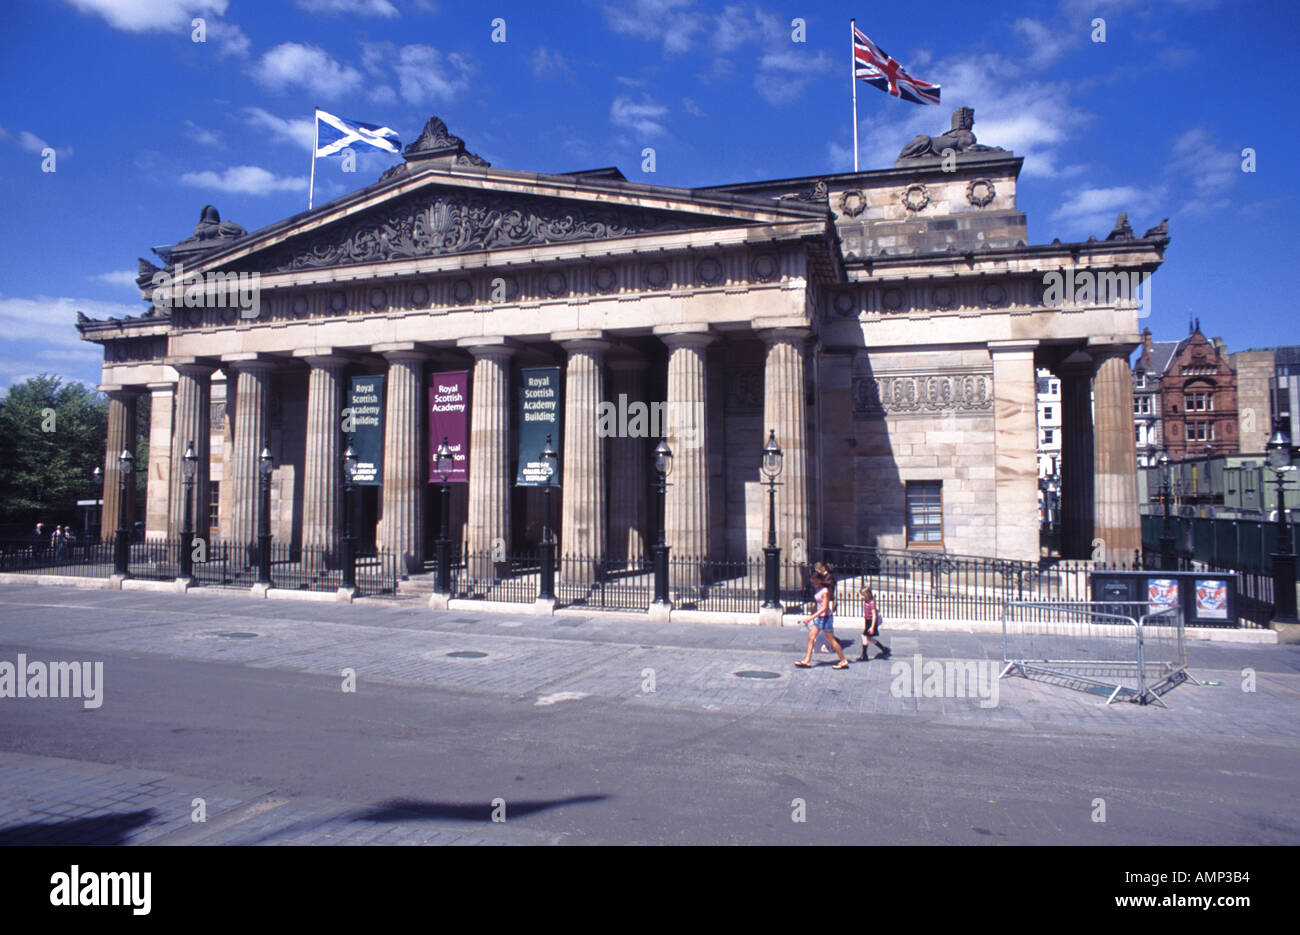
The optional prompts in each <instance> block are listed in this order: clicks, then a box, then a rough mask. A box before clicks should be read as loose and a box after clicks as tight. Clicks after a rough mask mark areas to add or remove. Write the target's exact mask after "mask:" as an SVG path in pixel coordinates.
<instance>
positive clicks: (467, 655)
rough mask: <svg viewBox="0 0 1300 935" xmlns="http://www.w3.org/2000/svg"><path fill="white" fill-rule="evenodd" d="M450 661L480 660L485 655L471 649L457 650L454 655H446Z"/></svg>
mask: <svg viewBox="0 0 1300 935" xmlns="http://www.w3.org/2000/svg"><path fill="white" fill-rule="evenodd" d="M447 655H448V656H450V657H451V658H452V659H482V658H484V657H485V656H487V653H480V652H477V651H475V650H473V649H458V650H456V652H454V653H447Z"/></svg>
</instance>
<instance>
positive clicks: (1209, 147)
mask: <svg viewBox="0 0 1300 935" xmlns="http://www.w3.org/2000/svg"><path fill="white" fill-rule="evenodd" d="M1169 168H1170V169H1171V170H1172V171H1174V172H1175V173H1179V174H1182V175H1185V176H1188V177H1190V178H1191V181H1192V188H1193V190H1194V191H1195V193H1196V197H1197V200H1198V202H1199V203H1204V202H1206V201H1208V200H1212V199H1215V198H1217V197H1219V196H1221V195H1223V194H1224V193H1226V192H1227V190H1228V189H1229V188H1231V187H1232V184H1233V183H1234V182H1235V181H1236V180H1237V179H1238V178H1240V177H1241V154H1240V151H1234V150H1231V149H1227V148H1225V147H1223V146H1221V145H1220V144H1219V142H1218V140H1216V139H1215V138H1214V137H1213V136H1212V135H1211V134H1210V131H1209V130H1207V129H1206V128H1205V127H1203V126H1197V127H1192V129H1190V130H1188V131H1187V132H1185V133H1183V134H1181V135H1180V136H1179V137H1178V138H1177V139H1176V140H1174V143H1173V157H1172V159H1171V160H1170V163H1169Z"/></svg>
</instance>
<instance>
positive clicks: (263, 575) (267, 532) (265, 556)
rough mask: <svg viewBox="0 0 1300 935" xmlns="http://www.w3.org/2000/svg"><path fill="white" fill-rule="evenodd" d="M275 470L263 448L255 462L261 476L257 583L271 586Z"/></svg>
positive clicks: (272, 462)
mask: <svg viewBox="0 0 1300 935" xmlns="http://www.w3.org/2000/svg"><path fill="white" fill-rule="evenodd" d="M273 470H275V461H274V460H273V459H272V458H271V449H270V448H263V449H262V457H261V458H259V459H258V462H257V472H258V474H259V475H260V476H261V477H260V481H261V488H262V509H261V510H259V511H258V512H259V514H260V515H259V516H258V521H257V583H258V584H260V585H264V586H266V587H268V588H269V587H270V586H271V472H272V471H273Z"/></svg>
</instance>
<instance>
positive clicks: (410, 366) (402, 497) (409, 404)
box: [375, 344, 428, 575]
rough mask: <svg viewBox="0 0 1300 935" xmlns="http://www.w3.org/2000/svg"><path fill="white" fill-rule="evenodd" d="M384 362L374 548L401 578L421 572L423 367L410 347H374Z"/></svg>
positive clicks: (424, 458)
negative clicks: (378, 513) (380, 478)
mask: <svg viewBox="0 0 1300 935" xmlns="http://www.w3.org/2000/svg"><path fill="white" fill-rule="evenodd" d="M375 350H376V351H378V352H380V353H381V354H383V355H384V358H385V359H386V360H387V361H388V379H387V380H386V381H385V386H386V400H385V405H384V487H383V493H382V499H383V507H382V511H381V516H380V521H379V542H380V548H383V549H387V550H388V551H389V552H391V553H392V554H393V555H394V556H396V559H397V567H398V569H399V571H400V572H401V573H402V574H404V575H411V574H419V573H420V572H421V571H423V570H424V489H425V484H426V482H427V481H428V477H427V464H428V461H427V451H426V448H425V445H424V410H425V409H426V408H427V406H428V400H427V399H426V397H425V395H424V361H425V358H426V356H427V355H426V354H425V353H424V352H423V351H420V350H418V349H417V348H416V346H415V345H414V344H398V345H379V346H376V348H375Z"/></svg>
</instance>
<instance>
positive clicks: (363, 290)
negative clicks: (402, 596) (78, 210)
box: [78, 109, 1168, 573]
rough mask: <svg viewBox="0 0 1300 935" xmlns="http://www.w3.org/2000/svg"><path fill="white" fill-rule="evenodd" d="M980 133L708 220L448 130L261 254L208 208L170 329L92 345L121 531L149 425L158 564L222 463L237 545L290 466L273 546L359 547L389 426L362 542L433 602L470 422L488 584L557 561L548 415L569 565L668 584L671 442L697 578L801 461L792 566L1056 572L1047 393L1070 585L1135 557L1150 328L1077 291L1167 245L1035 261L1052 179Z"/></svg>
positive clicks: (1151, 235)
mask: <svg viewBox="0 0 1300 935" xmlns="http://www.w3.org/2000/svg"><path fill="white" fill-rule="evenodd" d="M972 121H973V114H972V113H971V112H970V111H969V110H966V109H962V110H959V111H957V112H956V113H955V114H954V115H953V125H952V129H951V130H950V131H949V132H947V133H945V134H943V135H941V136H937V137H934V138H930V137H919V138H917V139H916V140H914V141H912V142H911V143H909V144H908V145H907V146H906V147H904V149H903V151H902V153H901V154H900V158H899V159H898V161H897V162H896V163H895V165H894V167H893V168H886V169H879V170H875V171H866V172H861V173H851V174H841V175H826V176H818V177H805V178H791V179H782V180H778V181H766V182H746V183H740V184H730V185H718V186H712V187H707V188H696V189H679V188H670V187H666V186H661V185H652V184H645V183H642V182H630V181H627V180H626V179H625V178H624V177H623V175H622V174H621V173H620V172H619V171H618V170H616V169H603V170H595V171H589V172H577V173H570V174H557V175H545V174H535V173H530V172H518V171H511V170H503V169H496V168H492V167H491V166H489V165H488V164H487V163H485V162H484V161H483V160H482V159H480V158H479V157H477V156H475V155H473V154H472V153H470V152H467V151H466V148H465V144H464V142H463V141H462V140H460V139H459V138H458V137H456V136H453V135H451V134H450V133H449V132H448V130H447V128H446V126H445V125H444V124H443V123H442V121H440V120H438V119H436V118H434V119H431V120H430V121H429V122H428V124H427V125H426V127H425V128H424V132H423V134H422V135H421V136H420V138H419V139H418V140H417V141H416V142H414V143H412V144H411V145H409V146H407V147H406V150H405V153H404V155H405V161H404V163H403V164H401V165H398V166H395V167H394V168H392V169H390V170H388V171H387V172H385V173H384V174H383V176H382V177H381V178H380V179H379V181H377V182H376V183H374V184H373V185H369V186H367V187H365V188H362V189H360V190H359V191H355V192H353V193H351V194H348V195H345V196H343V197H341V198H338V199H336V200H334V201H332V202H330V203H328V204H325V205H321V206H319V207H317V208H315V209H314V210H311V211H308V212H307V213H304V214H299V215H296V216H294V217H291V218H288V219H286V220H283V221H281V222H278V223H276V224H272V225H270V226H268V227H265V228H263V229H261V230H258V231H253V232H245V231H244V230H243V229H242V228H241V227H239V226H238V225H237V224H231V223H229V222H223V221H222V220H221V219H220V217H219V216H218V215H217V213H216V211H215V210H214V209H212V208H205V209H204V211H203V216H202V218H201V219H200V223H199V225H198V227H197V228H196V229H195V232H194V235H193V236H192V237H190V238H189V239H187V240H183V241H181V242H180V243H178V244H176V245H175V246H173V247H171V248H169V249H166V250H162V249H160V250H159V251H157V252H158V254H159V256H160V257H161V258H162V261H163V263H164V266H163V267H162V268H159V267H155V266H153V265H152V264H150V263H148V262H146V261H143V260H142V261H141V275H140V279H139V284H140V286H141V290H142V293H143V296H144V297H145V298H146V299H148V300H150V301H151V302H152V303H153V304H152V305H151V307H150V309H149V310H148V311H146V312H145V313H144V314H142V315H140V316H139V317H132V318H127V319H121V320H119V319H110V320H107V321H92V320H88V319H85V318H82V319H81V320H80V321H79V324H78V327H79V329H80V331H81V334H82V336H83V338H84V339H85V340H88V341H93V342H95V343H98V344H101V345H102V346H103V348H104V365H103V385H102V387H101V389H102V390H104V391H105V392H106V393H107V394H108V395H109V398H110V410H109V437H108V444H107V454H108V457H107V458H106V462H105V470H106V478H105V484H104V489H105V505H104V516H105V517H109V518H111V517H114V516H116V515H117V510H118V500H117V498H118V497H119V493H118V484H117V483H116V480H117V471H118V466H117V455H118V453H119V452H121V451H122V449H123V448H124V447H130V446H131V445H132V444H133V433H134V426H135V418H134V410H135V406H136V404H137V401H138V400H139V399H140V398H141V396H142V395H143V394H151V395H152V399H151V420H150V424H151V429H150V448H149V451H150V454H149V464H148V488H147V489H148V495H147V501H148V502H147V503H146V504H145V505H144V509H143V510H142V511H141V513H142V517H143V519H144V521H145V525H146V529H147V534H148V535H149V536H154V537H164V536H169V535H171V536H174V535H176V533H177V531H178V530H179V529H180V526H181V523H182V519H181V515H182V507H181V502H182V491H183V490H184V489H185V488H184V485H183V481H182V477H181V471H180V469H179V466H180V459H181V455H182V452H183V451H184V450H185V448H186V446H187V444H188V443H190V442H193V443H194V445H195V450H196V453H197V455H198V457H199V469H198V472H197V477H196V480H195V486H196V493H195V497H194V499H195V501H196V502H197V504H198V509H199V513H198V515H199V516H200V517H203V518H209V523H208V524H207V525H208V531H209V532H210V534H211V535H212V536H214V537H219V538H220V539H221V540H224V541H227V542H230V543H234V544H236V545H239V546H242V545H244V544H246V543H249V542H251V541H253V540H254V539H255V537H256V532H257V529H258V524H259V519H260V516H259V510H260V509H261V506H260V498H259V496H258V483H259V474H258V471H259V458H260V457H261V455H262V452H263V449H264V448H266V449H269V451H270V454H271V456H272V458H273V462H274V472H273V474H272V477H271V508H270V523H271V532H272V534H273V535H274V537H275V538H276V540H277V541H280V542H292V543H294V544H296V545H301V546H303V547H313V548H320V549H325V550H329V549H332V548H334V547H335V545H336V543H337V541H338V539H339V536H340V532H341V523H342V516H341V510H340V507H341V489H342V483H341V470H342V469H341V461H342V456H343V452H344V448H345V447H346V446H347V445H348V444H349V437H348V436H346V435H345V434H344V429H345V428H348V429H351V430H352V431H353V432H354V433H355V434H354V440H355V442H356V444H357V445H358V446H360V445H361V444H362V441H363V439H362V438H361V435H360V434H359V433H362V431H363V429H362V427H360V426H358V425H355V424H348V425H346V426H345V420H347V419H348V418H352V419H354V420H355V418H356V417H357V415H358V413H366V414H368V417H367V418H363V419H361V420H360V421H361V422H362V423H364V424H365V426H367V427H368V429H369V430H370V431H371V432H372V435H373V438H374V439H375V440H376V441H375V443H374V444H373V445H372V446H371V447H372V448H373V449H374V450H373V451H372V452H371V453H370V454H369V455H367V456H366V457H367V459H368V462H369V463H371V464H373V466H374V471H375V475H374V477H373V483H372V484H369V485H367V487H366V491H365V493H364V494H363V496H362V497H361V504H360V508H359V511H358V518H359V525H360V527H361V534H362V537H363V538H369V537H373V539H374V541H375V542H376V543H377V545H378V547H379V548H381V549H387V550H389V551H391V552H392V553H393V554H394V555H397V556H399V557H400V562H401V564H402V566H403V567H404V568H405V569H406V571H407V572H408V573H409V572H415V571H417V570H420V569H421V568H422V566H423V562H424V561H425V559H426V556H431V555H432V548H431V542H432V539H433V537H434V536H435V535H436V534H437V530H438V527H439V526H440V525H441V520H442V517H441V516H439V510H440V498H439V497H437V496H433V495H431V494H432V491H434V490H436V489H437V488H436V487H431V486H430V485H431V483H432V484H437V483H440V482H441V478H440V477H439V476H437V472H436V469H435V466H434V465H432V464H431V451H432V450H433V449H434V448H436V447H437V446H438V444H439V443H441V442H442V440H443V436H444V434H450V433H452V432H455V431H456V429H455V428H453V429H451V430H449V431H448V432H447V433H444V429H443V428H442V426H443V425H444V424H447V423H446V420H447V419H448V418H450V419H452V421H453V423H454V421H455V419H457V418H460V419H461V420H462V422H461V423H460V424H461V425H463V426H464V436H463V438H461V439H457V438H454V437H453V438H451V441H452V442H453V443H454V447H455V448H456V449H457V451H456V454H457V458H456V471H455V473H454V476H453V477H452V478H451V479H452V481H453V484H454V492H453V495H452V497H451V506H450V511H449V512H450V527H451V529H452V531H453V532H452V538H457V537H459V538H460V539H461V541H462V544H463V548H464V549H465V550H466V551H467V552H473V553H486V552H488V551H490V550H496V551H497V552H498V553H505V554H514V553H516V552H523V551H526V550H528V549H530V548H532V547H534V546H535V545H536V543H537V541H538V539H539V538H540V535H541V527H542V523H543V500H544V498H543V496H542V488H541V487H539V486H536V483H535V482H536V477H535V476H532V475H530V476H528V477H525V475H526V473H527V472H526V471H525V470H524V468H525V467H527V464H528V463H529V462H531V461H532V459H534V458H536V456H537V453H536V452H533V451H532V450H531V448H529V450H524V448H525V447H526V446H532V447H536V448H539V449H540V445H541V444H542V443H544V442H539V441H538V439H539V438H541V437H542V436H539V434H538V432H537V431H536V429H537V426H536V425H535V424H534V422H535V421H537V420H538V419H541V420H542V422H544V423H545V426H546V434H551V435H553V436H554V438H553V440H554V445H555V448H556V450H557V451H558V453H559V456H560V458H559V461H560V477H559V478H558V483H559V484H560V487H559V489H558V490H556V491H555V497H556V500H555V506H556V523H555V526H556V528H557V532H558V535H559V540H560V541H559V551H560V553H561V554H566V553H568V554H583V555H588V556H600V557H608V558H610V559H612V560H616V561H617V560H636V559H638V558H639V557H641V556H642V555H644V553H645V552H646V550H647V548H648V546H649V545H650V544H651V543H652V542H653V541H654V537H655V535H656V534H657V532H658V529H657V522H658V519H657V510H656V503H657V495H656V494H654V492H653V484H654V482H655V476H654V471H653V469H652V466H651V462H650V458H651V451H652V449H653V447H654V446H655V444H656V443H657V442H658V437H659V435H660V434H664V435H666V437H667V441H668V444H669V446H670V447H671V449H672V452H673V455H674V458H673V466H672V472H671V476H670V477H669V478H668V481H669V486H668V489H667V495H666V506H665V511H664V518H663V528H664V531H665V535H666V540H667V543H668V545H669V546H671V548H672V550H673V554H674V556H701V557H704V556H707V557H715V558H738V557H744V556H753V555H757V554H758V553H759V551H760V550H761V548H762V546H763V545H765V544H766V540H767V523H768V515H767V514H768V511H767V488H766V487H765V486H764V484H763V483H762V477H761V475H760V472H759V457H760V452H761V449H762V447H763V445H764V443H765V442H766V441H767V439H768V436H769V433H770V432H774V433H775V438H776V441H777V443H778V444H779V445H780V447H781V449H782V450H783V452H784V467H783V471H782V474H781V476H780V478H779V480H780V486H779V487H777V494H776V533H777V542H778V545H779V546H780V547H781V548H782V550H783V554H784V555H785V556H786V557H787V558H788V557H791V556H794V557H796V558H797V557H799V556H809V557H812V556H814V555H815V554H816V551H817V549H818V548H820V547H823V546H828V545H840V544H853V545H862V546H874V547H877V548H889V549H942V550H946V551H948V552H951V553H958V554H971V555H982V556H997V557H999V558H1006V559H1021V560H1029V561H1037V560H1038V557H1039V521H1038V510H1037V494H1038V491H1037V471H1036V460H1035V452H1036V440H1037V427H1036V404H1035V390H1036V377H1035V370H1036V368H1039V367H1045V368H1049V369H1050V370H1052V371H1053V373H1055V374H1056V375H1057V376H1058V377H1059V378H1060V380H1061V386H1062V407H1063V416H1064V417H1063V421H1062V436H1063V445H1062V470H1061V474H1062V492H1061V504H1062V532H1063V536H1062V542H1063V548H1062V551H1063V554H1064V555H1065V556H1067V557H1088V556H1089V555H1090V554H1092V552H1093V548H1094V541H1095V540H1098V539H1100V540H1102V541H1104V543H1105V544H1106V547H1107V548H1108V549H1109V550H1110V551H1111V552H1112V553H1116V552H1119V553H1128V554H1130V555H1131V554H1132V552H1133V551H1134V550H1137V549H1138V548H1140V539H1139V526H1138V504H1137V488H1136V482H1135V475H1136V462H1135V454H1134V437H1133V423H1132V411H1133V410H1132V406H1133V403H1132V385H1131V382H1130V373H1129V365H1128V357H1129V355H1130V353H1131V352H1132V350H1133V349H1134V348H1135V347H1136V346H1138V344H1140V342H1141V338H1140V335H1139V328H1138V314H1139V311H1138V304H1137V300H1136V297H1135V296H1133V295H1130V294H1128V293H1127V292H1123V293H1120V294H1116V293H1115V292H1114V290H1111V291H1110V292H1107V291H1106V290H1093V289H1091V288H1090V289H1087V290H1077V291H1076V290H1067V291H1066V294H1065V295H1064V296H1062V295H1061V294H1060V290H1059V289H1058V290H1056V294H1053V287H1052V286H1050V285H1048V283H1049V282H1050V281H1051V277H1053V276H1056V277H1058V281H1059V277H1060V276H1061V275H1062V274H1063V275H1064V276H1065V277H1066V279H1067V282H1073V281H1077V279H1078V275H1077V274H1083V275H1085V276H1093V275H1101V274H1107V275H1110V274H1117V273H1118V274H1123V276H1125V277H1128V276H1140V277H1142V278H1143V279H1145V277H1146V276H1149V275H1150V273H1151V272H1153V271H1154V270H1155V269H1156V267H1157V266H1158V265H1159V264H1160V262H1161V260H1162V257H1163V252H1164V249H1165V247H1166V245H1167V244H1168V236H1167V232H1166V227H1165V225H1164V224H1163V223H1162V224H1161V225H1160V226H1159V227H1157V228H1154V229H1152V230H1150V231H1148V232H1147V233H1146V234H1144V235H1143V236H1141V237H1138V236H1135V235H1134V234H1133V232H1132V230H1131V229H1129V227H1128V223H1127V220H1126V219H1124V218H1123V216H1121V220H1120V222H1119V223H1117V225H1116V228H1115V230H1114V231H1113V232H1112V233H1111V234H1110V236H1108V237H1106V238H1105V239H1104V240H1100V241H1099V240H1096V239H1095V238H1090V239H1089V240H1088V241H1087V242H1082V243H1060V242H1059V241H1053V242H1052V243H1051V244H1044V245H1033V246H1031V245H1028V244H1027V243H1026V240H1027V232H1026V221H1025V215H1024V214H1023V213H1021V212H1020V211H1018V210H1017V208H1016V184H1017V179H1018V176H1019V173H1020V169H1021V164H1022V159H1021V158H1020V157H1017V156H1015V155H1014V154H1013V153H1011V152H1007V151H1004V150H1001V149H997V148H995V147H987V146H981V145H979V144H977V143H976V141H975V136H974V134H973V133H972V132H971V125H972ZM1072 276H1073V279H1071V277H1072ZM1112 278H1114V279H1118V278H1122V277H1112ZM169 279H170V280H171V281H172V283H173V289H172V294H171V299H170V301H168V300H167V297H166V290H164V296H163V298H164V300H163V301H161V302H160V301H157V299H158V292H157V289H158V283H159V282H164V283H165V282H167V281H168V280H169ZM195 283H197V284H198V285H193V284H195ZM250 283H251V284H252V287H253V288H251V290H250V288H249V284H250ZM241 290H242V291H241ZM237 299H238V301H236V300H237ZM534 388H536V395H538V396H539V397H540V399H541V401H542V402H543V403H546V404H547V405H549V407H550V408H549V409H547V405H543V406H541V409H542V410H543V411H542V413H541V414H540V415H538V414H536V413H535V412H534V410H535V409H536V408H537V407H535V406H533V405H530V403H532V402H534V401H535V400H534V394H533V393H530V390H533V389H534ZM367 393H368V394H369V396H368V397H367V396H366V394H367ZM656 402H657V403H660V404H663V405H659V406H652V405H648V404H650V403H656ZM349 403H351V405H349ZM354 410H355V411H354ZM1094 415H1095V419H1094ZM656 422H658V423H661V424H656ZM431 426H432V428H431ZM125 496H128V497H129V496H132V494H131V492H130V491H128V492H127V493H126V494H125ZM209 505H210V507H211V509H210V512H209ZM127 509H128V510H130V509H133V506H132V505H131V504H127ZM111 525H112V523H111V521H106V522H105V524H104V526H105V532H106V534H107V533H108V532H110V531H111ZM198 525H199V528H200V532H202V531H203V530H204V528H205V523H204V522H203V521H202V520H201V521H200V522H199V524H198Z"/></svg>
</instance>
